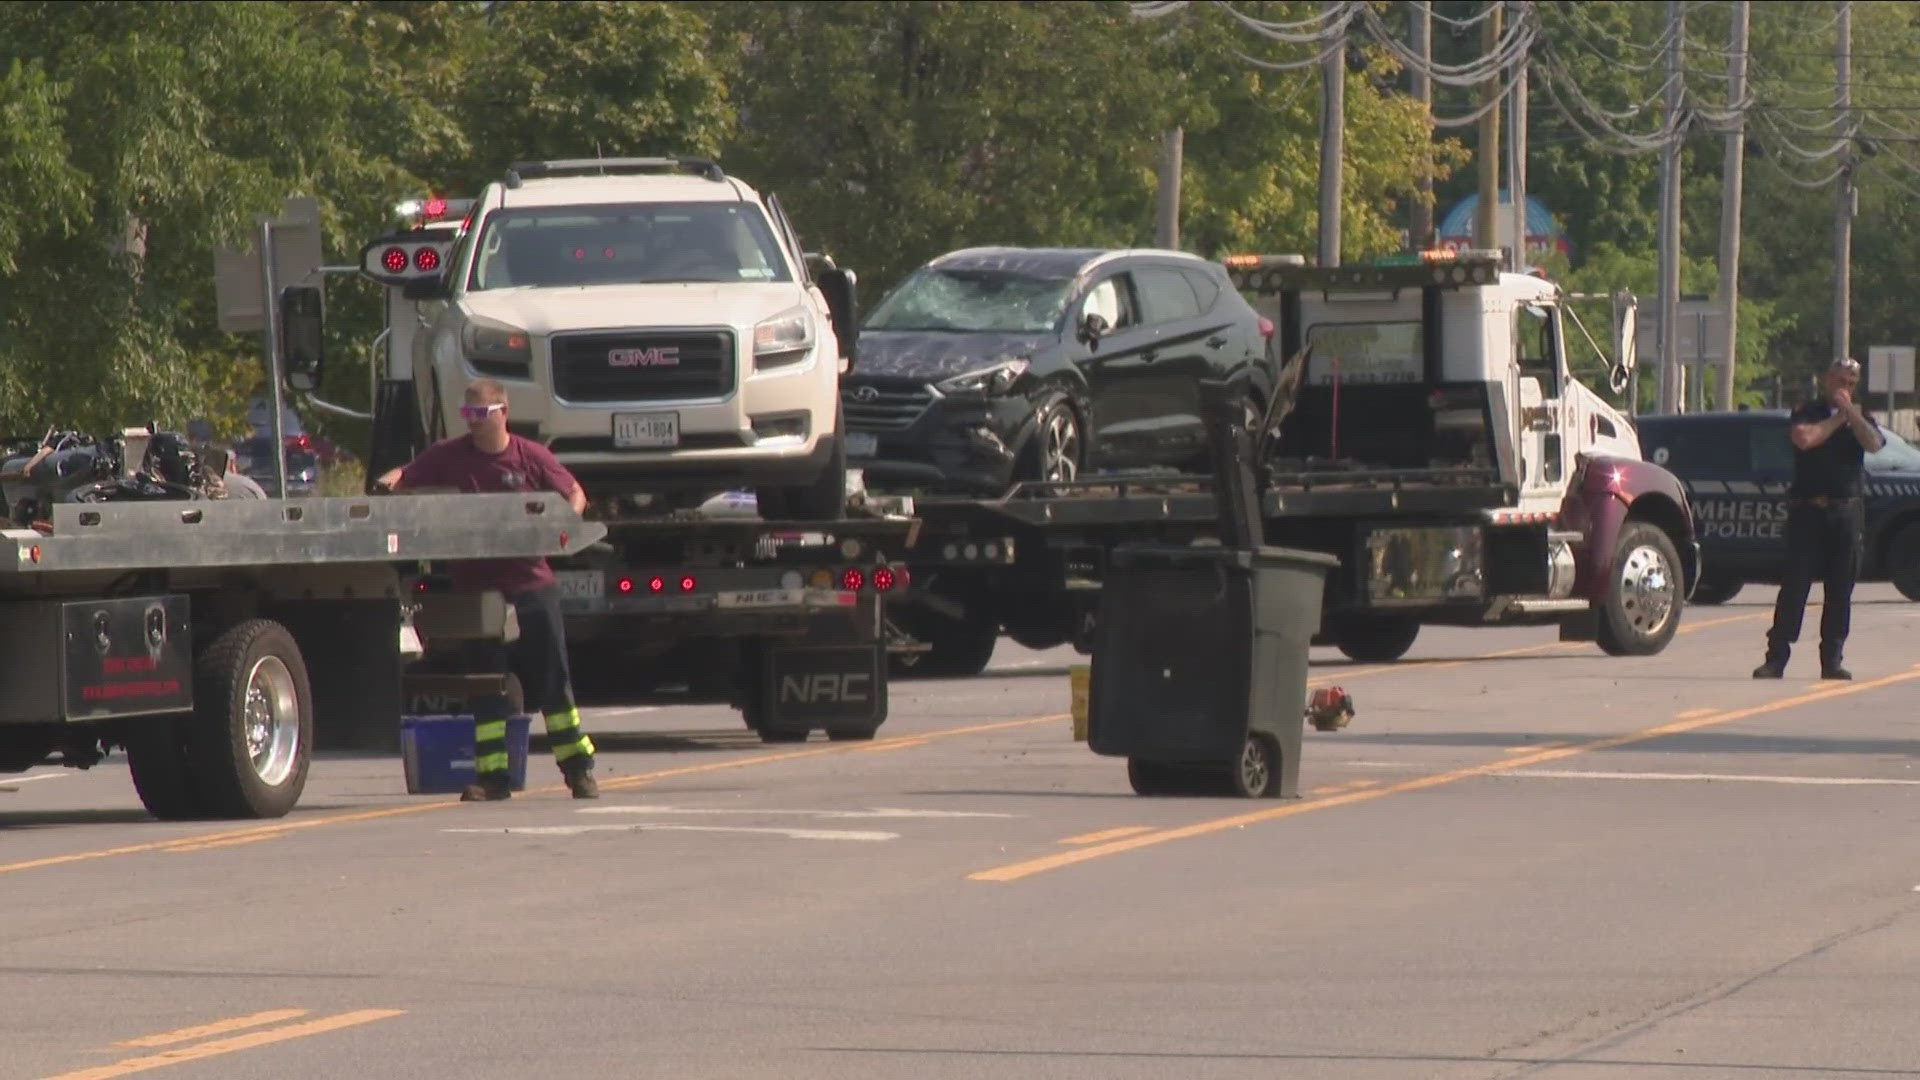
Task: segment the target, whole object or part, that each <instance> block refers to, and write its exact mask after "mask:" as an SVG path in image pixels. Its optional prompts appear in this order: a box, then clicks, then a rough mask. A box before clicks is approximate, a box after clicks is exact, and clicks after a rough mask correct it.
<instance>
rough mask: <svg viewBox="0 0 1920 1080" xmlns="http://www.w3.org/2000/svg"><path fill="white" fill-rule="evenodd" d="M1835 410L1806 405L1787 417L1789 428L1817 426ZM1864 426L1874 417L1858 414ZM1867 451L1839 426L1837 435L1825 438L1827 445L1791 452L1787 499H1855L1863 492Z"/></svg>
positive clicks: (1815, 403)
mask: <svg viewBox="0 0 1920 1080" xmlns="http://www.w3.org/2000/svg"><path fill="white" fill-rule="evenodd" d="M1833 413H1834V408H1833V406H1832V405H1830V404H1828V403H1827V402H1825V401H1809V402H1807V403H1806V404H1805V405H1802V406H1800V407H1799V408H1797V409H1795V410H1793V415H1791V416H1789V417H1787V422H1788V423H1789V424H1796V425H1797V424H1818V423H1820V422H1822V421H1824V420H1826V419H1827V418H1828V417H1830V416H1832V415H1833ZM1861 415H1863V416H1865V417H1866V418H1867V422H1868V423H1870V424H1874V426H1875V427H1876V428H1877V427H1879V424H1877V423H1875V422H1874V419H1873V414H1872V413H1869V412H1866V411H1865V410H1864V409H1863V410H1861ZM1866 458H1867V451H1866V449H1865V448H1864V447H1862V446H1861V445H1860V440H1859V439H1857V438H1855V437H1854V434H1853V427H1852V426H1851V425H1846V426H1842V427H1841V428H1840V430H1839V431H1836V432H1834V433H1833V434H1832V435H1829V436H1827V441H1826V442H1823V443H1821V444H1820V445H1819V446H1816V447H1814V448H1813V449H1811V450H1801V449H1800V448H1798V447H1795V448H1794V452H1793V487H1792V488H1791V489H1790V490H1789V491H1788V497H1789V498H1794V499H1811V498H1816V497H1819V496H1825V497H1827V498H1829V499H1857V498H1859V497H1860V496H1861V494H1862V493H1863V492H1864V490H1865V484H1864V482H1863V479H1862V478H1863V475H1864V473H1865V472H1866Z"/></svg>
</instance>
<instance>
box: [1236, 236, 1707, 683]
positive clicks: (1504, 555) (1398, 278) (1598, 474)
mask: <svg viewBox="0 0 1920 1080" xmlns="http://www.w3.org/2000/svg"><path fill="white" fill-rule="evenodd" d="M1223 261H1224V262H1225V263H1226V265H1227V266H1228V268H1229V270H1230V272H1231V273H1232V274H1233V276H1234V279H1235V284H1236V286H1238V287H1239V288H1240V289H1241V291H1242V293H1243V294H1245V295H1246V296H1247V297H1248V299H1249V301H1250V302H1252V303H1253V305H1254V306H1255V308H1257V309H1259V310H1261V312H1262V314H1264V315H1266V316H1267V317H1269V318H1271V319H1273V320H1274V321H1275V323H1276V324H1277V325H1278V326H1279V328H1280V330H1279V334H1278V341H1277V342H1276V345H1277V347H1278V348H1279V349H1280V350H1281V356H1280V358H1279V359H1282V360H1285V361H1286V362H1287V365H1288V367H1287V372H1288V373H1287V374H1286V375H1283V376H1282V382H1283V383H1287V382H1291V383H1292V384H1293V386H1294V393H1293V398H1292V401H1291V407H1290V411H1289V413H1288V415H1286V416H1285V417H1284V418H1281V419H1279V420H1278V421H1277V426H1276V427H1275V428H1274V429H1273V430H1271V431H1270V433H1269V436H1268V437H1269V439H1271V440H1272V442H1271V443H1270V444H1269V453H1270V455H1271V456H1272V457H1273V458H1274V459H1276V460H1278V461H1280V462H1283V463H1288V464H1289V465H1290V466H1293V467H1299V468H1301V469H1303V470H1305V472H1306V474H1307V475H1311V474H1312V473H1313V472H1314V471H1316V470H1318V469H1326V470H1331V471H1335V472H1340V471H1345V472H1347V473H1350V474H1353V475H1364V474H1366V473H1367V472H1373V473H1376V474H1381V475H1390V474H1394V473H1396V472H1400V473H1403V474H1404V475H1405V476H1406V477H1407V478H1408V479H1409V480H1410V481H1412V480H1417V482H1419V483H1421V484H1423V485H1433V484H1439V485H1446V484H1449V483H1461V484H1466V483H1483V482H1485V481H1487V480H1492V481H1493V482H1495V483H1497V484H1499V485H1500V486H1502V487H1504V488H1505V489H1506V490H1507V492H1508V496H1507V498H1506V499H1505V500H1504V503H1505V505H1502V506H1499V507H1495V508H1490V509H1485V510H1482V511H1480V515H1481V517H1482V523H1481V525H1479V526H1470V525H1466V524H1464V523H1463V524H1460V525H1453V526H1427V525H1421V526H1417V527H1416V526H1408V527H1402V528H1392V529H1386V528H1383V529H1376V530H1372V531H1370V532H1369V534H1368V537H1367V540H1366V545H1367V546H1366V551H1365V557H1367V558H1368V559H1369V560H1370V561H1371V562H1372V563H1373V564H1374V569H1375V571H1376V572H1375V574H1374V575H1372V580H1371V581H1370V583H1369V590H1370V593H1371V595H1369V596H1367V597H1365V598H1364V600H1365V601H1366V602H1367V605H1368V606H1369V607H1370V608H1371V609H1372V613H1373V615H1374V616H1375V617H1374V618H1373V619H1372V620H1368V619H1359V620H1352V622H1353V623H1354V624H1355V625H1367V624H1369V623H1370V624H1371V625H1372V627H1373V628H1374V629H1376V630H1378V629H1379V628H1380V627H1381V626H1383V625H1394V626H1396V627H1397V629H1396V630H1394V631H1393V632H1391V633H1385V632H1383V633H1382V634H1380V635H1377V636H1379V637H1381V638H1382V639H1383V640H1386V641H1387V642H1388V645H1389V646H1390V647H1385V648H1369V647H1368V646H1367V645H1366V644H1364V643H1362V644H1359V645H1358V646H1357V651H1358V652H1360V653H1363V654H1366V655H1367V658H1387V659H1390V658H1392V657H1391V656H1389V655H1385V654H1388V653H1395V652H1396V650H1397V651H1404V648H1405V645H1404V644H1400V642H1401V641H1402V640H1404V642H1405V644H1411V641H1412V633H1411V631H1410V628H1411V627H1413V626H1417V623H1418V621H1432V622H1441V621H1453V620H1454V619H1456V618H1457V617H1458V613H1457V612H1455V613H1452V614H1449V613H1447V612H1446V609H1447V608H1450V607H1459V606H1460V605H1459V604H1456V603H1454V601H1472V603H1469V604H1466V605H1465V606H1466V607H1468V608H1478V609H1480V610H1478V611H1477V612H1476V613H1475V615H1474V618H1476V619H1477V620H1479V621H1502V622H1512V621H1535V620H1538V619H1545V618H1560V620H1561V621H1562V625H1563V628H1564V629H1565V630H1566V633H1567V636H1569V637H1581V636H1585V635H1592V636H1593V637H1595V638H1597V640H1598V641H1599V642H1600V644H1601V645H1602V647H1603V648H1605V649H1607V651H1609V652H1616V653H1647V652H1656V651H1658V650H1659V649H1660V648H1663V647H1664V646H1665V643H1666V641H1667V640H1668V639H1669V638H1670V637H1671V635H1672V633H1673V631H1674V629H1675V628H1676V626H1677V624H1678V621H1679V612H1680V606H1681V604H1682V603H1683V602H1684V600H1685V597H1686V595H1687V593H1688V591H1689V590H1690V589H1691V587H1692V585H1693V584H1694V583H1695V582H1696V581H1697V580H1698V577H1699V554H1698V545H1697V543H1696V542H1695V541H1694V537H1693V526H1692V520H1691V512H1690V510H1689V507H1688V503H1687V499H1686V496H1685V493H1684V490H1683V489H1682V487H1681V485H1680V484H1679V482H1678V480H1677V479H1676V478H1674V477H1673V476H1672V475H1671V474H1670V473H1668V472H1667V471H1666V470H1664V469H1662V468H1660V467H1659V466H1657V465H1653V464H1651V463H1648V462H1645V461H1643V460H1641V458H1640V444H1639V439H1638V436H1637V435H1636V433H1635V430H1634V426H1633V423H1632V420H1631V419H1630V418H1629V417H1628V416H1627V415H1626V414H1624V413H1622V412H1620V411H1618V410H1616V409H1615V408H1613V407H1612V406H1611V405H1609V404H1608V403H1607V402H1606V401H1605V400H1604V399H1602V398H1601V397H1600V395H1599V394H1597V393H1595V392H1594V391H1593V390H1591V389H1589V388H1588V387H1586V386H1585V385H1583V384H1581V383H1580V382H1579V381H1578V380H1576V379H1574V378H1573V376H1572V374H1571V372H1570V371H1569V368H1568V363H1567V349H1566V340H1567V338H1566V335H1567V332H1568V327H1569V323H1571V324H1572V325H1573V326H1574V327H1575V328H1577V329H1579V330H1580V332H1581V333H1585V330H1584V328H1583V327H1579V323H1578V317H1577V316H1576V315H1574V313H1573V311H1572V309H1571V308H1570V307H1569V306H1568V297H1567V296H1566V295H1565V293H1564V292H1563V291H1562V290H1561V289H1560V288H1559V287H1558V286H1557V285H1555V284H1554V283H1553V282H1551V281H1548V280H1546V279H1544V278H1541V277H1536V276H1533V275H1529V274H1519V273H1512V272H1506V271H1503V270H1502V269H1501V266H1502V263H1503V261H1504V254H1503V253H1502V252H1498V251H1477V250H1469V251H1459V252H1455V251H1446V250H1441V251H1430V252H1423V253H1420V254H1418V255H1411V256H1396V257H1391V258H1387V259H1382V260H1378V261H1375V262H1370V263H1364V264H1356V265H1349V266H1341V267H1314V266H1308V265H1306V260H1305V259H1304V258H1303V257H1301V256H1298V255H1264V256H1263V255H1235V256H1230V257H1228V258H1227V259H1225V260H1223ZM1625 311H1626V315H1625V316H1624V317H1623V318H1617V319H1616V320H1615V324H1616V325H1615V326H1614V330H1615V334H1616V338H1615V341H1614V342H1613V346H1614V355H1615V357H1616V358H1617V360H1618V362H1617V363H1616V365H1615V366H1614V368H1613V373H1612V381H1613V382H1614V384H1615V386H1614V389H1615V390H1616V391H1617V390H1618V389H1619V388H1620V387H1621V386H1624V385H1625V382H1626V379H1627V378H1629V377H1630V376H1631V372H1632V366H1633V358H1632V350H1631V343H1632V340H1633V329H1632V315H1631V312H1632V307H1631V305H1627V306H1626V308H1625ZM1589 340H1591V339H1590V338H1589ZM1276 396H1277V397H1278V395H1276ZM1512 526H1524V527H1529V528H1537V529H1540V530H1543V531H1544V544H1535V543H1533V542H1532V541H1531V540H1526V542H1524V543H1516V542H1515V541H1516V540H1524V539H1525V538H1524V537H1520V536H1519V535H1518V534H1512V533H1509V532H1507V531H1506V529H1505V527H1512ZM1536 548H1538V549H1539V550H1538V551H1535V550H1534V549H1536ZM1523 553H1524V554H1523ZM1538 557H1544V561H1545V566H1544V567H1541V568H1539V570H1540V571H1541V572H1539V573H1537V574H1536V573H1535V570H1534V568H1533V567H1530V566H1529V567H1521V568H1516V566H1515V565H1514V560H1516V559H1523V560H1524V561H1527V562H1531V561H1532V560H1533V559H1535V558H1538ZM1428 561H1430V562H1432V563H1433V564H1434V565H1432V566H1430V567H1429V566H1425V565H1422V564H1423V563H1424V562H1428ZM1388 563H1394V564H1397V566H1396V568H1395V569H1394V570H1393V572H1391V573H1389V572H1385V571H1386V570H1387V566H1386V564H1388ZM1517 569H1523V570H1524V571H1525V572H1516V570H1517ZM1528 579H1537V580H1534V581H1531V582H1529V580H1528ZM1407 581H1423V582H1426V583H1427V584H1425V585H1420V586H1416V587H1413V588H1408V587H1406V586H1405V585H1404V584H1395V582H1403V583H1404V582H1407ZM1449 582H1450V583H1451V584H1449ZM1535 586H1538V587H1535ZM1430 590H1437V591H1430ZM1396 608H1399V609H1401V610H1403V611H1404V612H1406V613H1407V614H1405V615H1402V616H1400V617H1398V618H1397V619H1396V618H1393V617H1392V612H1393V611H1394V610H1395V609H1396ZM1423 608H1424V609H1426V612H1425V614H1421V609H1423ZM1330 621H1333V622H1336V623H1337V622H1338V620H1335V619H1332V618H1331V612H1330ZM1582 622H1584V627H1583V626H1582V625H1581V624H1582ZM1359 636H1362V635H1356V640H1357V639H1358V637H1359ZM1343 647H1344V645H1343ZM1350 651H1356V650H1350Z"/></svg>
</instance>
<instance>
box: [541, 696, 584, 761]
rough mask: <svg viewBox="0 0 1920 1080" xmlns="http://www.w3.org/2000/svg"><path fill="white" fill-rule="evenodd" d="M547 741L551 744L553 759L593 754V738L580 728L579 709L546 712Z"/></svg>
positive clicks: (562, 759) (566, 758)
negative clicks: (588, 736)
mask: <svg viewBox="0 0 1920 1080" xmlns="http://www.w3.org/2000/svg"><path fill="white" fill-rule="evenodd" d="M546 721H547V742H549V743H550V744H552V746H553V760H555V761H566V760H568V759H570V758H575V757H579V756H580V755H582V754H586V755H588V756H591V755H592V754H593V740H592V739H589V738H587V733H586V732H584V731H581V730H580V710H579V709H568V710H566V711H565V712H556V713H547V714H546Z"/></svg>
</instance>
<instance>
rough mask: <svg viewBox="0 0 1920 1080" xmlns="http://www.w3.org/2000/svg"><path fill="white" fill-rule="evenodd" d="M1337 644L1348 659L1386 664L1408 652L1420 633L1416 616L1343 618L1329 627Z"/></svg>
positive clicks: (1364, 662)
mask: <svg viewBox="0 0 1920 1080" xmlns="http://www.w3.org/2000/svg"><path fill="white" fill-rule="evenodd" d="M1329 629H1330V631H1331V636H1332V638H1333V643H1334V645H1335V646H1336V647H1337V648H1338V649H1339V650H1340V652H1341V654H1342V655H1344V656H1345V657H1346V658H1347V659H1349V660H1356V661H1359V662H1360V663H1363V664H1385V663H1391V662H1392V661H1395V660H1398V659H1400V658H1401V657H1403V656H1405V655H1407V650H1408V649H1411V648H1413V642H1414V639H1415V638H1417V637H1419V636H1420V623H1419V620H1417V619H1410V618H1407V617H1405V616H1392V615H1378V616H1368V617H1365V618H1357V619H1341V620H1339V621H1338V622H1335V623H1334V624H1333V625H1332V626H1331V627H1330V628H1329Z"/></svg>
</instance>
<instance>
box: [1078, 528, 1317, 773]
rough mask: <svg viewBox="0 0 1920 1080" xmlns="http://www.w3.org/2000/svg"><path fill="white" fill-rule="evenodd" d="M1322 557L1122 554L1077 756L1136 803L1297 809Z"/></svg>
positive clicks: (1193, 550)
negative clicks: (1220, 800) (1144, 799)
mask: <svg viewBox="0 0 1920 1080" xmlns="http://www.w3.org/2000/svg"><path fill="white" fill-rule="evenodd" d="M1338 565H1339V560H1338V559H1335V558H1334V557H1333V556H1331V555H1325V554H1321V553H1320V552H1314V551H1297V550H1293V549H1290V548H1273V547H1254V548H1229V547H1173V546H1161V545H1144V544H1143V545H1126V546H1122V547H1118V548H1115V549H1114V552H1113V558H1112V560H1111V562H1110V564H1109V566H1108V570H1107V574H1106V575H1105V579H1104V580H1103V582H1102V584H1101V597H1100V616H1099V620H1098V622H1097V624H1096V637H1095V642H1094V649H1093V661H1092V668H1093V670H1092V671H1091V673H1090V680H1089V681H1090V684H1091V685H1090V686H1089V696H1088V702H1087V707H1088V714H1087V744H1088V746H1089V747H1090V748H1091V749H1092V750H1093V751H1094V752H1095V753H1097V754H1107V755H1112V756H1117V757H1125V758H1126V759H1127V775H1128V778H1129V779H1130V780H1131V781H1132V783H1133V789H1134V791H1136V792H1138V793H1139V794H1142V795H1156V794H1189V793H1191V794H1201V793H1211V792H1221V791H1227V792H1231V793H1233V794H1238V795H1242V796H1246V797H1249V798H1272V797H1280V798H1297V797H1298V796H1299V794H1300V791H1299V784H1300V737H1301V729H1302V728H1303V726H1304V724H1305V709H1306V700H1307V647H1308V645H1309V643H1310V642H1311V641H1312V639H1313V635H1314V632H1315V630H1316V629H1317V628H1318V627H1319V625H1320V600H1321V592H1322V589H1323V588H1324V583H1325V580H1326V575H1327V572H1328V571H1329V570H1331V569H1333V568H1334V567H1337V566H1338Z"/></svg>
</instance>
